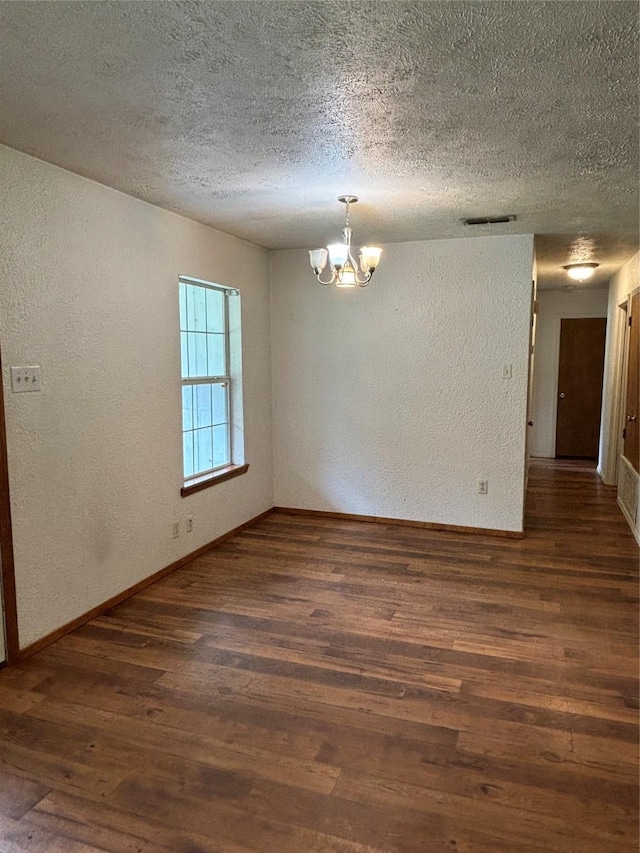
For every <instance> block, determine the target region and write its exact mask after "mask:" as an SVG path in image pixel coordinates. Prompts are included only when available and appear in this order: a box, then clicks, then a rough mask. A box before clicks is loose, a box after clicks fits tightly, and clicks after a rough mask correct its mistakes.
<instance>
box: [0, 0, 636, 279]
mask: <svg viewBox="0 0 640 853" xmlns="http://www.w3.org/2000/svg"><path fill="white" fill-rule="evenodd" d="M0 32H2V38H1V43H0V47H1V49H0V101H1V103H2V117H1V124H0V141H3V142H4V143H6V144H7V145H10V146H12V147H15V148H18V149H20V150H23V151H27V152H28V153H31V154H33V155H35V156H38V157H41V158H43V159H45V160H49V161H52V162H54V163H57V164H59V165H62V166H64V167H66V168H68V169H71V170H72V171H75V172H78V173H80V174H84V175H87V176H90V177H92V178H95V179H96V180H99V181H101V182H103V183H105V184H107V185H109V186H113V187H116V188H117V189H120V190H122V191H124V192H127V193H129V194H131V195H134V196H139V197H140V198H144V199H146V200H147V201H150V202H153V203H154V204H158V205H160V206H162V207H166V208H168V209H170V210H176V211H179V212H180V213H183V214H185V215H187V216H190V217H192V218H194V219H197V220H200V221H202V222H205V223H207V224H210V225H213V226H214V227H216V228H220V229H222V230H224V231H226V232H228V233H232V234H235V235H237V236H240V237H242V238H244V239H247V240H250V241H252V242H254V243H257V244H259V245H263V246H267V247H275V248H291V247H309V248H310V247H313V246H315V245H325V244H326V242H327V241H328V240H330V239H331V238H335V237H336V236H338V235H339V231H340V226H341V208H340V207H339V205H338V203H337V202H336V200H335V199H336V197H337V196H338V195H339V194H340V193H344V192H353V193H356V194H359V195H361V197H362V201H361V202H360V203H359V204H358V205H357V207H356V208H355V209H354V229H355V231H356V237H357V238H358V240H359V241H360V242H361V243H375V242H378V241H380V242H396V241H407V240H424V239H430V238H441V237H467V236H470V235H471V236H485V235H487V234H505V233H540V234H569V235H584V234H595V233H598V234H601V235H606V234H616V235H626V237H625V239H627V240H631V241H632V243H633V245H632V246H631V247H630V248H629V247H628V246H627V245H626V244H625V245H623V246H622V247H620V246H618V249H620V251H621V253H622V255H624V256H620V254H618V255H616V256H615V259H614V260H613V262H612V263H613V265H614V267H615V268H617V267H618V266H620V264H621V263H623V262H624V261H625V260H626V259H627V258H628V257H629V256H630V254H632V253H633V251H635V248H634V247H635V246H637V224H638V162H637V130H636V127H637V116H638V104H637V68H638V15H637V4H636V3H635V2H590V1H589V2H581V0H570V2H475V0H474V2H371V3H369V2H367V3H362V2H348V3H346V2H338V3H336V2H304V3H298V2H188V3H186V2H162V3H158V2H144V0H142V2H135V3H122V2H100V3H93V2H89V3H85V2H73V3H68V2H56V3H28V2H25V3H0ZM500 213H516V214H518V221H517V222H516V223H514V224H510V225H505V226H491V227H489V228H487V227H484V228H483V227H480V228H475V229H474V230H473V232H471V231H470V230H469V229H467V228H465V226H463V225H462V224H461V222H460V218H461V217H465V216H473V215H492V214H500ZM551 246H552V248H553V244H551ZM562 251H564V249H563V248H562V247H556V250H555V254H554V255H553V257H554V258H555V261H554V263H555V265H556V267H557V266H559V265H561V264H562V263H566V262H567V260H566V258H565V257H564V256H563V255H562ZM603 251H608V249H607V248H606V244H605V246H604V248H603ZM616 251H617V250H616ZM545 277H546V269H545V267H544V265H543V266H542V268H541V275H540V282H539V284H540V286H541V287H545Z"/></svg>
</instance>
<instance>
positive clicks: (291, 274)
mask: <svg viewBox="0 0 640 853" xmlns="http://www.w3.org/2000/svg"><path fill="white" fill-rule="evenodd" d="M532 254H533V237H532V236H531V235H524V236H518V237H488V238H479V239H467V240H441V241H431V242H419V243H397V244H391V245H388V246H386V248H385V251H384V254H383V262H382V264H381V266H380V269H379V271H378V272H377V273H376V276H375V278H374V279H373V282H372V283H371V285H370V286H369V287H368V288H366V289H364V290H361V291H358V292H353V291H339V290H336V289H335V288H333V287H327V288H323V287H321V286H320V285H318V284H317V283H316V281H315V279H314V277H313V274H312V272H311V269H310V268H309V264H308V255H307V253H306V252H304V251H298V250H290V251H277V252H274V253H273V254H272V258H271V273H272V277H271V280H272V358H273V395H274V407H273V417H274V468H275V501H276V504H277V505H282V506H293V507H304V508H310V509H319V510H334V511H339V512H351V513H362V514H365V515H380V516H387V517H393V518H404V519H416V520H422V521H432V522H441V523H448V524H462V525H471V526H477V527H491V528H501V529H507V530H520V529H521V522H522V497H523V473H524V444H525V422H526V391H527V366H528V359H527V350H528V340H529V321H530V290H531V270H532ZM503 363H510V364H512V365H513V378H512V379H511V380H505V379H503V378H502V365H503ZM478 479H488V480H489V481H490V482H489V494H488V495H486V496H481V495H478V494H477V492H476V481H477V480H478Z"/></svg>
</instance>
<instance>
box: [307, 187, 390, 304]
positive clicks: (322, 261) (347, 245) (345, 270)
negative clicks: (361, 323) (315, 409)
mask: <svg viewBox="0 0 640 853" xmlns="http://www.w3.org/2000/svg"><path fill="white" fill-rule="evenodd" d="M338 201H340V202H342V204H344V205H345V206H346V211H345V220H344V228H343V229H342V243H331V244H330V245H328V246H327V248H326V249H310V251H309V262H310V263H311V268H312V269H313V271H314V273H315V274H316V277H317V279H318V281H319V282H320V284H335V285H336V287H355V286H356V285H358V287H366V285H367V284H369V282H370V281H371V276H372V275H373V274H374V272H375V271H376V267H377V266H378V264H379V263H380V255H381V254H382V249H378V248H377V247H376V246H363V247H362V248H361V249H360V258H359V260H360V270H361V271H362V275H360V273H359V272H358V264H357V263H356V261H355V260H354V257H353V255H352V254H351V228H349V205H350V204H355V203H356V202H357V201H358V197H357V196H355V195H341V196H338ZM327 258H328V259H329V266H330V268H331V277H330V278H329V279H328V280H327V281H323V280H322V279H321V278H320V274H321V273H322V270H323V269H324V268H325V267H326V265H327Z"/></svg>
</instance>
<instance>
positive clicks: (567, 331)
mask: <svg viewBox="0 0 640 853" xmlns="http://www.w3.org/2000/svg"><path fill="white" fill-rule="evenodd" d="M606 327H607V321H606V319H605V318H604V317H594V318H589V319H579V320H573V319H571V320H570V319H564V320H561V326H560V363H559V368H558V415H557V419H556V456H580V457H584V458H589V459H595V458H596V457H597V456H598V438H599V436H600V409H601V406H602V375H603V371H604V341H605V331H606Z"/></svg>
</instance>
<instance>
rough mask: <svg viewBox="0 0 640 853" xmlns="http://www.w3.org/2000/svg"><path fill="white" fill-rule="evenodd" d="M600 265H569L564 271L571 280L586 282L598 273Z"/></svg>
mask: <svg viewBox="0 0 640 853" xmlns="http://www.w3.org/2000/svg"><path fill="white" fill-rule="evenodd" d="M597 266H599V264H567V265H566V266H564V267H563V268H562V269H565V270H566V271H567V275H568V276H569V278H572V279H573V280H574V281H586V280H587V279H588V278H591V276H592V275H593V274H594V272H595V271H596V267H597Z"/></svg>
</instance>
